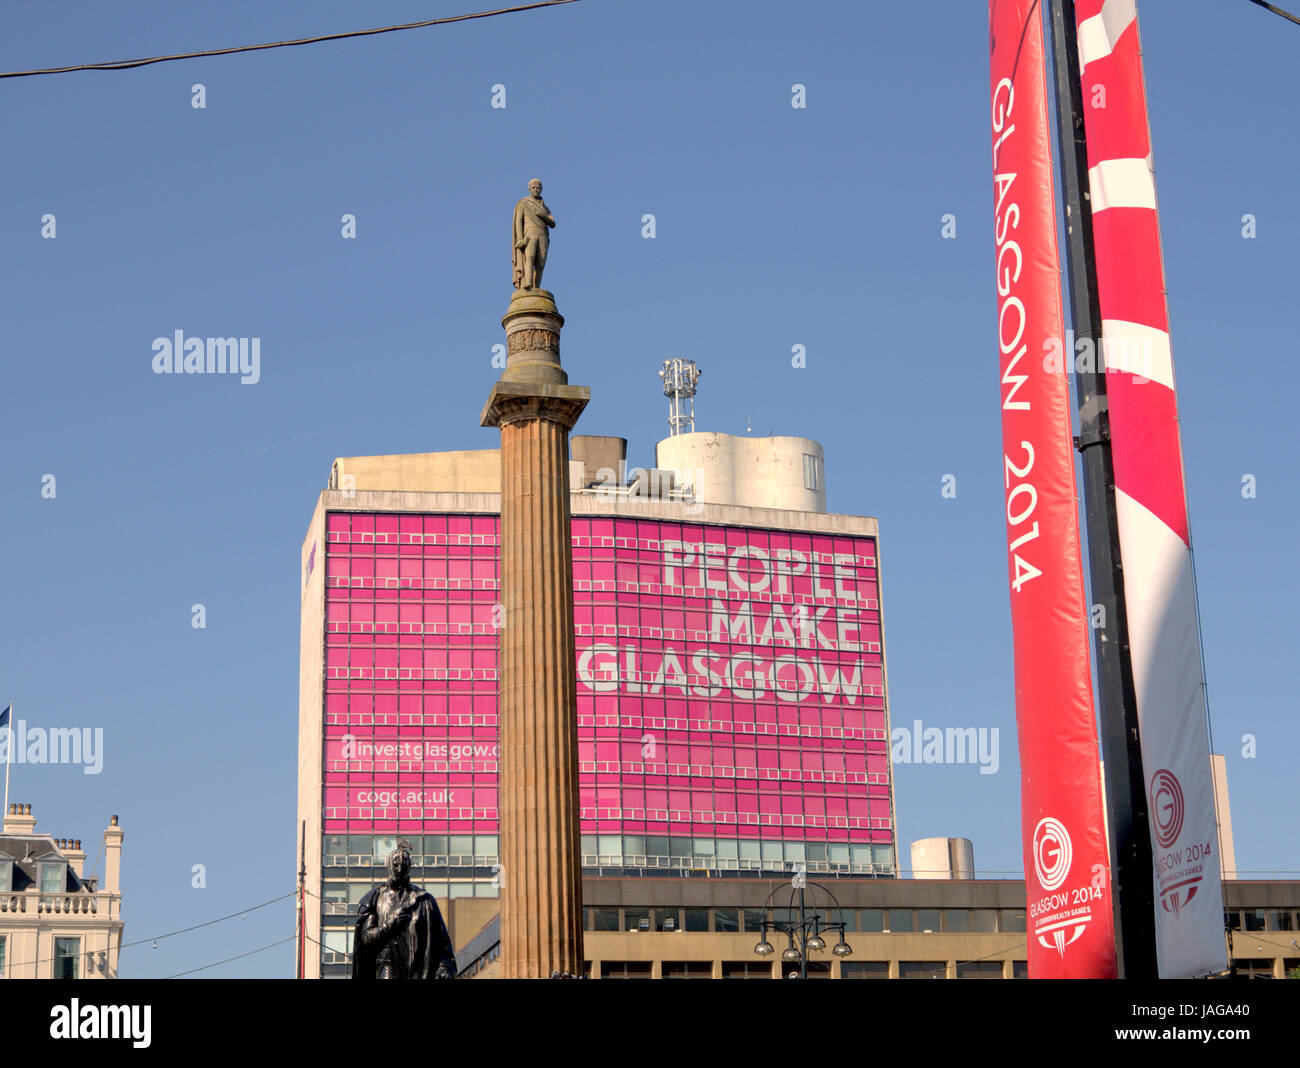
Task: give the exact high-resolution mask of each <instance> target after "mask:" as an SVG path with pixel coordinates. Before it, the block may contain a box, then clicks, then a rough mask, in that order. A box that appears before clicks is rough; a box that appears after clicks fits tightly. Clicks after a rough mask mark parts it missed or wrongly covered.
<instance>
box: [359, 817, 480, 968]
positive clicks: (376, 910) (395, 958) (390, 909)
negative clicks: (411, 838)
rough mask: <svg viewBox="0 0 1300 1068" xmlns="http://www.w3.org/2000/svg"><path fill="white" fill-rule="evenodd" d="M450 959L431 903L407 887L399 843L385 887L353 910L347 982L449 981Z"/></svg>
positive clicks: (404, 853) (406, 862)
mask: <svg viewBox="0 0 1300 1068" xmlns="http://www.w3.org/2000/svg"><path fill="white" fill-rule="evenodd" d="M455 977H456V957H455V951H454V950H453V949H452V944H451V938H450V937H449V936H448V934H447V925H446V924H444V923H443V922H442V913H441V912H440V911H439V909H438V903H437V902H436V901H434V899H433V897H432V896H431V895H430V894H428V893H426V892H425V891H423V890H421V889H420V888H419V887H418V886H412V885H411V852H410V849H409V847H408V846H407V844H406V843H405V842H399V843H398V845H397V848H396V849H394V850H393V851H392V852H391V853H389V854H388V882H387V883H385V884H383V885H382V886H376V887H375V888H374V889H373V890H371V891H370V892H369V893H368V894H366V896H365V897H363V898H362V899H361V904H360V905H359V906H358V908H357V928H356V937H355V939H354V941H353V946H352V978H353V979H454V978H455Z"/></svg>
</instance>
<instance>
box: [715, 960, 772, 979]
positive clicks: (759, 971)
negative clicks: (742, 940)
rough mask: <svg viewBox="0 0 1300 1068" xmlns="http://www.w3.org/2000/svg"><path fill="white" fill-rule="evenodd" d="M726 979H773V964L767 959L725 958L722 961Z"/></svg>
mask: <svg viewBox="0 0 1300 1068" xmlns="http://www.w3.org/2000/svg"><path fill="white" fill-rule="evenodd" d="M722 978H724V979H771V978H772V965H771V964H769V963H768V962H766V961H755V960H724V961H723V962H722Z"/></svg>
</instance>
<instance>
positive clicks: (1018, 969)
mask: <svg viewBox="0 0 1300 1068" xmlns="http://www.w3.org/2000/svg"><path fill="white" fill-rule="evenodd" d="M1011 978H1012V979H1028V978H1029V961H1027V960H1013V961H1012V962H1011Z"/></svg>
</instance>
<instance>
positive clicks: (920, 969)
mask: <svg viewBox="0 0 1300 1068" xmlns="http://www.w3.org/2000/svg"><path fill="white" fill-rule="evenodd" d="M898 977H899V978H900V979H946V978H947V977H948V963H947V962H946V961H942V960H900V961H899V962H898Z"/></svg>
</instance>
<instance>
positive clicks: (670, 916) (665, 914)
mask: <svg viewBox="0 0 1300 1068" xmlns="http://www.w3.org/2000/svg"><path fill="white" fill-rule="evenodd" d="M703 911H704V912H705V913H706V914H707V913H708V909H704V910H703ZM704 922H705V924H706V925H707V924H708V922H709V921H708V919H707V918H706V919H705V921H704ZM650 926H651V929H652V930H655V931H680V930H681V929H682V917H681V911H680V910H679V909H655V910H654V922H653V923H652V924H651V925H650ZM705 930H708V927H707V926H706V927H705Z"/></svg>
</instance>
